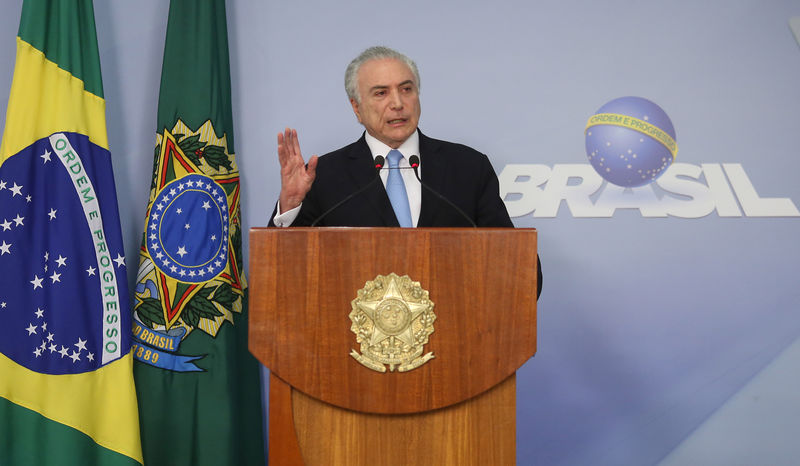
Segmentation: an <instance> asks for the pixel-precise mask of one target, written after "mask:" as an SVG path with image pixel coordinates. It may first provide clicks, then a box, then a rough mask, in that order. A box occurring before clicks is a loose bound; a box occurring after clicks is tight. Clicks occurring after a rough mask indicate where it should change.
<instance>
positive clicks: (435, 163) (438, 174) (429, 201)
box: [417, 131, 447, 227]
mask: <svg viewBox="0 0 800 466" xmlns="http://www.w3.org/2000/svg"><path fill="white" fill-rule="evenodd" d="M419 152H420V155H419V158H420V164H421V165H422V181H423V182H424V183H425V184H426V185H428V186H429V187H430V188H431V189H433V190H434V191H436V192H437V193H443V192H444V187H445V175H446V173H447V171H446V170H447V166H446V161H445V160H444V158H443V157H442V156H441V154H440V153H439V144H437V142H436V141H435V140H434V139H431V138H429V137H427V136H425V135H423V134H422V131H420V132H419ZM440 207H441V202H438V200H437V199H436V196H434V195H433V194H431V193H430V191H428V190H427V189H425V188H424V187H423V188H422V205H421V206H420V211H419V221H418V222H417V226H418V227H429V226H433V225H434V221H435V220H436V214H437V212H438V210H439V208H440Z"/></svg>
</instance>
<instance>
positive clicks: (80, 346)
mask: <svg viewBox="0 0 800 466" xmlns="http://www.w3.org/2000/svg"><path fill="white" fill-rule="evenodd" d="M75 347H77V348H78V351H81V350H85V349H86V340H82V339H81V338H80V337H78V342H77V343H75Z"/></svg>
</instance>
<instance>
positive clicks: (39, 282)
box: [28, 275, 43, 290]
mask: <svg viewBox="0 0 800 466" xmlns="http://www.w3.org/2000/svg"><path fill="white" fill-rule="evenodd" d="M42 279H43V278H39V276H38V275H34V276H33V280H31V281H30V282H28V283H31V284H33V289H34V290H35V289H36V288H42Z"/></svg>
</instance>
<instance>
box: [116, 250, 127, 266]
mask: <svg viewBox="0 0 800 466" xmlns="http://www.w3.org/2000/svg"><path fill="white" fill-rule="evenodd" d="M114 262H116V263H117V267H122V266H124V265H125V258H124V257H122V254H120V253H117V257H116V259H114Z"/></svg>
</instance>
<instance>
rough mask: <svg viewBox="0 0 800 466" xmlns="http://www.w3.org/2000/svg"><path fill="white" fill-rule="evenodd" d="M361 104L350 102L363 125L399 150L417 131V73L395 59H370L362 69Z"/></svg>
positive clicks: (359, 72) (360, 76)
mask: <svg viewBox="0 0 800 466" xmlns="http://www.w3.org/2000/svg"><path fill="white" fill-rule="evenodd" d="M358 93H359V95H360V96H361V103H358V102H356V101H355V100H354V99H351V100H350V104H351V105H352V106H353V111H354V112H355V114H356V117H357V118H358V121H359V123H361V124H362V125H364V127H365V128H366V129H367V132H369V134H371V135H372V136H374V137H375V138H376V139H377V140H379V141H381V142H383V143H384V144H386V145H387V146H389V147H391V148H392V149H397V148H398V147H400V145H401V144H403V142H404V141H405V140H406V139H408V137H409V136H410V135H411V133H413V132H414V131H415V130H416V129H417V124H418V123H419V114H420V107H419V90H418V89H417V83H416V81H415V79H414V73H412V72H411V70H410V69H409V68H408V66H406V64H405V63H403V62H401V61H399V60H395V59H392V58H386V59H381V60H370V61H368V62H366V63H364V64H363V65H361V68H360V69H359V70H358Z"/></svg>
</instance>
